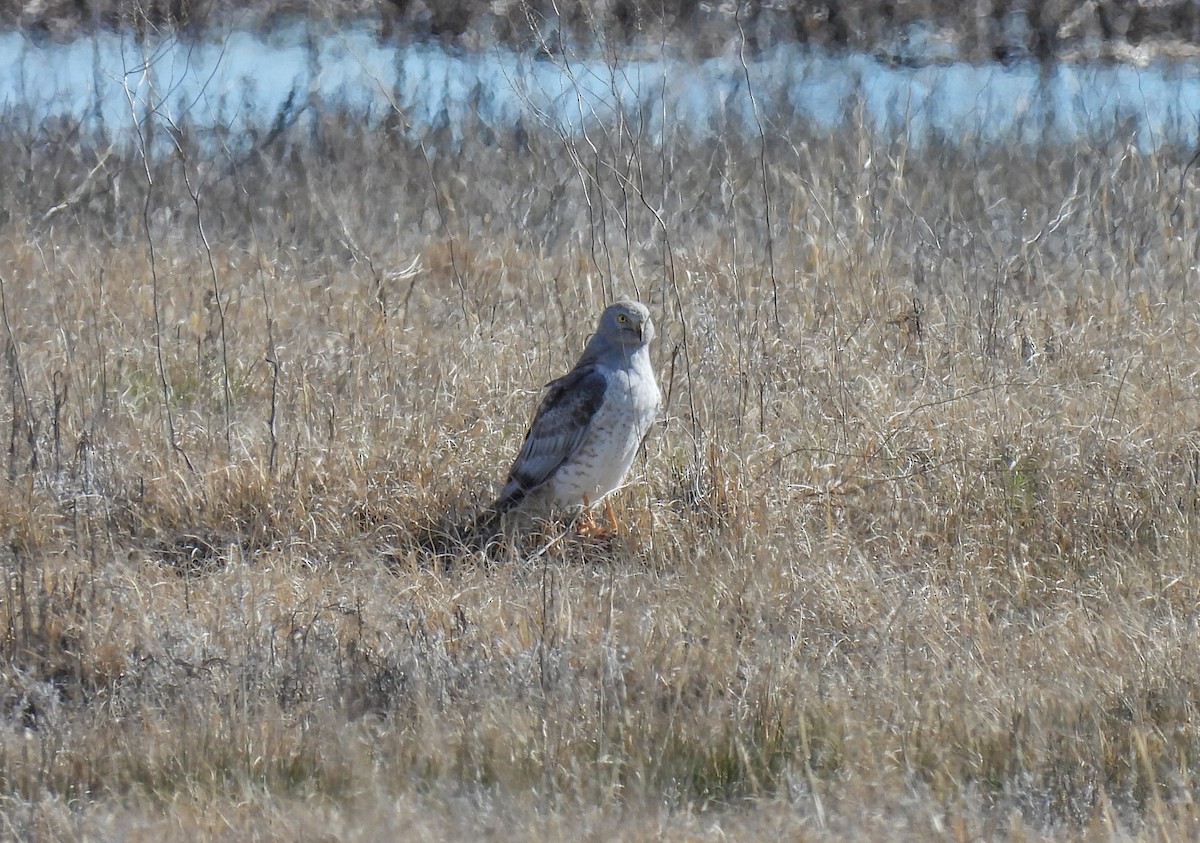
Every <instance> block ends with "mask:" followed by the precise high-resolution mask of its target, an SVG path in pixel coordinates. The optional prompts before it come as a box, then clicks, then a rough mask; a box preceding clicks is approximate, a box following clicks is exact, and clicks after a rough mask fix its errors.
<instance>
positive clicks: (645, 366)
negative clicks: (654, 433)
mask: <svg viewBox="0 0 1200 843" xmlns="http://www.w3.org/2000/svg"><path fill="white" fill-rule="evenodd" d="M607 376H608V378H609V385H608V390H607V391H606V392H605V396H604V403H603V404H601V405H600V408H599V409H598V410H597V411H596V414H595V415H594V416H593V417H592V422H591V426H590V428H589V430H588V435H587V438H585V439H584V441H583V444H582V445H580V447H579V450H578V451H577V452H576V453H575V454H574V455H572V457H571V458H570V459H568V460H567V461H566V462H565V463H563V465H562V467H561V468H559V470H558V471H557V472H556V473H555V476H554V478H553V479H552V480H551V482H550V484H549V487H550V493H551V495H553V497H554V501H555V503H556V504H558V505H559V506H564V507H566V506H577V505H579V504H580V503H582V502H583V500H584V499H585V498H586V499H587V501H588V502H589V503H596V502H597V501H599V500H600V499H601V498H603V497H604V496H605V495H607V494H609V493H610V492H612V491H613V490H614V489H616V488H617V487H618V486H620V485H621V483H622V482H623V481H624V480H625V475H626V474H627V473H628V472H629V467H630V466H631V465H633V460H634V458H635V457H636V456H637V451H638V447H639V446H640V445H641V442H642V439H644V438H645V436H646V432H647V431H648V430H649V429H650V425H651V424H653V423H654V419H655V417H656V416H657V415H658V407H659V403H660V401H661V395H660V393H659V390H658V385H657V384H656V383H655V382H654V372H653V370H652V369H651V368H650V360H649V357H648V355H646V354H645V353H644V352H643V353H640V354H635V355H634V358H633V359H632V360H630V365H629V366H628V367H625V368H622V369H619V370H616V371H610V372H608V373H607Z"/></svg>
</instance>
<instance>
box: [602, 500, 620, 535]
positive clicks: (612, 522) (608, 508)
mask: <svg viewBox="0 0 1200 843" xmlns="http://www.w3.org/2000/svg"><path fill="white" fill-rule="evenodd" d="M604 514H605V515H607V516H608V529H609V530H611V531H612V532H614V533H615V532H617V516H615V515H613V511H612V504H610V503H609V502H608V498H605V499H604Z"/></svg>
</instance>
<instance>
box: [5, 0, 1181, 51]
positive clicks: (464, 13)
mask: <svg viewBox="0 0 1200 843" xmlns="http://www.w3.org/2000/svg"><path fill="white" fill-rule="evenodd" d="M554 6H555V4H554V3H553V2H551V0H530V2H519V1H518V0H514V2H508V3H495V2H488V0H445V2H438V0H431V2H422V1H421V0H382V1H381V0H337V2H332V3H313V2H291V0H267V2H262V3H259V4H257V5H254V6H250V7H248V6H246V5H245V4H241V3H234V2H230V0H166V2H161V1H160V0H141V1H140V2H129V1H128V0H112V1H111V2H99V3H96V2H92V3H89V2H87V0H70V1H69V2H68V1H67V0H46V2H43V3H17V2H11V0H5V1H4V2H0V29H3V28H6V29H21V30H24V31H27V32H31V33H34V34H37V35H40V36H42V37H45V38H48V39H51V40H70V39H73V38H77V37H79V36H81V35H85V34H88V33H90V32H95V31H101V30H127V31H132V32H134V33H136V34H138V35H139V36H153V35H154V34H156V33H158V32H162V31H170V32H172V33H177V34H178V33H182V34H183V35H185V36H188V35H190V36H194V37H203V36H206V35H207V36H211V35H214V34H219V33H221V32H227V31H228V30H229V29H230V28H231V27H237V28H241V29H248V30H251V31H260V32H264V33H265V32H269V31H271V30H272V29H275V28H277V27H278V26H279V25H281V24H282V23H284V22H286V21H289V20H292V19H295V18H296V17H302V18H306V19H308V20H310V21H313V22H318V23H322V24H325V25H328V26H330V27H339V26H344V25H347V24H349V23H354V22H363V21H367V22H369V23H370V24H371V25H373V26H375V27H376V28H377V30H378V34H379V37H380V38H381V39H383V40H397V41H421V40H429V39H434V40H438V41H442V42H444V43H446V44H447V45H452V46H456V47H461V48H463V49H478V48H482V47H486V46H489V45H503V46H506V47H509V48H512V49H516V50H522V51H524V50H532V51H541V52H545V53H548V54H557V53H569V52H576V51H586V52H596V51H602V52H606V53H611V54H613V55H627V54H630V53H633V54H638V53H641V52H646V51H651V50H653V51H659V50H662V49H669V50H671V51H672V52H676V53H680V54H683V55H687V56H691V57H694V58H703V57H706V56H711V55H716V54H719V53H722V52H726V51H728V50H731V49H735V50H738V51H741V52H743V53H744V54H746V55H754V54H757V53H759V52H761V51H763V50H766V49H769V48H770V47H772V46H773V45H776V44H779V43H783V42H795V43H803V44H812V45H815V46H821V47H825V48H829V49H852V50H859V51H865V52H872V53H876V54H878V55H881V56H883V57H885V58H888V59H894V60H896V61H900V62H908V61H944V60H953V61H972V62H983V61H1010V60H1018V59H1036V60H1039V61H1054V60H1074V59H1110V60H1114V61H1130V62H1135V63H1138V62H1146V61H1149V60H1153V59H1193V58H1197V57H1200V3H1195V2H1192V0H1158V2H1155V3H1147V2H1145V0H1101V2H1097V3H1091V4H1078V3H1066V2H1053V0H1046V1H1045V2H1027V1H1026V0H993V2H991V3H989V4H986V5H985V6H979V5H978V4H960V3H957V2H951V0H923V2H921V0H918V2H893V0H847V1H846V2H838V0H824V1H823V2H814V1H813V0H776V2H761V1H760V0H754V2H742V3H740V4H738V3H730V2H708V3H703V2H697V0H659V2H652V0H583V2H579V3H576V4H573V5H571V7H570V9H564V14H563V15H562V16H561V17H559V16H557V15H556V13H555V11H554ZM560 8H562V4H560ZM981 8H985V9H986V12H978V11H977V10H978V9H981Z"/></svg>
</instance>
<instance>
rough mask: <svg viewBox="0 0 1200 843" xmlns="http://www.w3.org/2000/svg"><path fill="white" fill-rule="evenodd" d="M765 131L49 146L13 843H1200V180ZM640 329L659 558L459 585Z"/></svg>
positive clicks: (23, 489) (21, 503) (630, 510)
mask: <svg viewBox="0 0 1200 843" xmlns="http://www.w3.org/2000/svg"><path fill="white" fill-rule="evenodd" d="M769 128H770V131H769V132H768V133H767V137H768V140H767V142H766V144H765V145H764V146H760V145H759V143H758V141H757V140H755V141H751V142H744V141H741V140H739V139H738V138H736V137H734V136H726V137H721V138H718V139H716V140H704V139H697V138H688V137H686V136H680V138H679V139H678V141H677V143H676V144H675V145H674V146H672V147H671V148H669V149H665V150H658V149H654V148H652V147H650V146H649V145H648V144H647V143H646V142H645V140H644V139H643V138H642V137H640V135H639V134H638V133H637V130H636V127H630V126H618V127H612V128H611V129H610V130H609V131H606V132H599V131H597V132H595V133H594V134H592V135H591V136H590V137H587V138H579V139H574V140H569V139H568V140H564V139H562V138H555V137H552V136H546V135H542V134H532V135H531V136H530V137H529V138H528V139H527V142H526V143H525V144H524V145H522V146H513V147H508V146H505V145H504V144H503V143H495V144H489V143H488V142H487V141H484V140H479V141H477V142H474V145H472V144H471V143H468V145H467V148H464V149H462V150H460V151H459V152H457V153H454V152H439V154H437V155H430V154H429V153H428V150H427V149H424V148H422V147H421V146H420V145H418V144H415V143H413V142H410V141H407V140H405V139H404V138H403V136H402V135H401V134H400V133H396V132H377V133H366V132H363V131H361V130H356V129H355V128H354V125H353V123H352V122H351V121H348V120H340V119H337V118H336V116H333V117H331V118H330V119H328V120H325V121H321V122H320V123H319V124H318V125H317V128H316V129H315V130H314V135H313V136H311V137H308V138H307V139H306V141H307V143H308V144H309V145H306V146H301V145H300V144H299V143H295V144H287V145H283V144H281V145H279V146H268V147H265V148H263V149H260V150H259V151H258V152H256V153H255V154H254V155H253V156H251V157H250V158H249V159H242V160H239V161H238V162H237V165H236V166H232V165H231V163H230V162H229V161H226V160H222V159H221V158H220V157H219V156H218V157H217V158H216V159H214V158H213V157H212V156H210V155H207V154H206V153H205V152H204V151H203V149H202V148H201V146H200V145H190V146H189V145H188V143H187V139H186V138H184V139H183V142H182V144H181V146H180V147H179V149H178V150H176V151H175V152H174V153H173V154H171V155H163V156H157V157H156V156H151V161H150V168H149V172H150V174H151V176H152V179H153V182H152V186H150V183H149V182H148V181H147V176H146V173H147V170H146V168H144V167H143V165H142V162H141V161H140V160H138V158H137V156H136V154H134V153H129V154H128V155H126V154H125V153H114V154H113V155H112V156H110V157H108V158H106V159H105V165H104V166H105V174H106V175H105V179H106V180H107V184H108V185H109V186H110V188H111V189H110V190H109V191H105V192H95V193H89V192H86V191H85V192H82V193H77V191H76V188H77V187H78V185H79V183H80V182H81V181H83V180H85V179H86V178H88V177H89V175H88V174H89V173H91V172H92V171H93V168H94V167H95V166H96V161H97V160H98V155H97V150H96V149H95V148H93V147H92V146H91V145H89V143H88V142H86V141H83V140H80V139H79V138H78V137H61V138H60V137H55V136H54V135H53V132H54V131H55V129H54V127H42V128H41V129H40V130H39V131H40V134H39V135H37V136H35V137H32V138H26V139H25V141H24V142H23V143H21V142H18V141H19V140H20V139H19V138H18V137H16V136H15V135H14V134H13V133H12V132H13V131H15V130H9V131H10V134H9V135H7V136H6V138H5V143H4V145H3V146H2V147H0V185H3V186H4V187H3V190H4V205H5V207H6V209H8V211H9V214H8V217H7V221H6V222H5V223H4V225H3V227H2V228H0V295H2V299H0V305H2V311H3V312H2V315H3V324H2V325H0V346H2V347H3V349H4V357H3V359H4V369H3V371H4V377H3V378H0V413H2V414H3V417H4V425H3V430H4V431H6V432H7V433H8V437H7V449H6V453H5V472H4V476H3V478H2V481H3V483H4V490H5V491H4V494H3V495H2V496H0V536H2V538H3V541H2V543H0V564H2V566H3V570H4V572H5V583H4V591H3V597H2V599H0V622H2V623H0V629H2V630H3V636H2V638H0V649H2V653H3V667H2V668H0V785H2V787H0V791H2V792H3V794H4V795H3V796H0V817H3V822H4V826H3V830H2V832H0V833H3V834H5V835H8V836H12V837H15V838H20V839H23V840H37V839H41V840H51V839H53V840H72V839H79V840H82V839H124V840H143V839H144V840H151V839H154V840H161V839H181V840H182V839H187V840H203V839H212V840H220V839H230V840H234V839H248V838H250V837H255V838H256V839H267V840H287V841H294V840H330V839H346V840H349V839H380V840H382V839H394V838H395V836H396V835H397V833H398V829H403V830H405V832H404V833H405V834H407V835H409V836H411V837H414V838H416V837H420V838H422V839H464V838H472V839H497V838H500V837H502V836H503V837H511V836H512V834H513V833H514V830H518V829H519V830H520V831H521V833H522V834H523V835H527V836H530V837H533V838H544V839H568V838H570V839H583V840H589V839H590V840H611V839H629V840H638V839H665V840H681V841H682V840H718V839H726V838H737V839H742V840H752V839H763V840H767V839H769V840H778V839H785V838H786V839H795V840H832V839H847V840H861V839H880V840H883V839H886V840H914V841H916V840H929V839H955V840H958V839H979V838H984V839H996V840H999V839H1004V840H1121V841H1124V840H1150V839H1155V840H1164V839H1171V840H1186V839H1194V838H1195V836H1196V835H1197V832H1198V829H1197V825H1198V823H1200V820H1198V819H1197V813H1196V808H1195V803H1194V796H1193V794H1194V792H1195V786H1196V781H1195V777H1196V771H1197V758H1198V753H1200V739H1198V737H1197V731H1196V718H1197V705H1198V702H1197V701H1198V700H1200V655H1198V654H1200V646H1198V644H1200V642H1198V641H1197V638H1198V633H1197V623H1196V606H1197V602H1198V597H1200V574H1198V570H1197V565H1196V562H1195V558H1196V543H1197V529H1198V528H1200V522H1198V520H1197V518H1198V515H1197V506H1198V496H1197V478H1198V477H1200V469H1198V466H1200V443H1198V442H1197V440H1196V430H1197V423H1198V421H1200V408H1198V404H1197V398H1196V396H1197V394H1198V391H1197V387H1198V384H1197V380H1198V379H1200V322H1198V318H1197V317H1198V313H1197V307H1198V306H1197V303H1196V300H1195V296H1194V294H1193V290H1194V287H1195V284H1196V282H1197V279H1196V269H1195V267H1196V261H1197V248H1198V243H1197V240H1196V232H1197V230H1200V220H1198V219H1197V207H1198V205H1197V193H1196V183H1195V177H1194V175H1193V173H1192V171H1191V170H1189V169H1187V167H1186V165H1187V159H1188V157H1189V156H1187V155H1182V156H1178V157H1177V156H1176V155H1175V154H1174V153H1171V152H1170V151H1164V152H1162V153H1160V154H1155V155H1147V154H1141V153H1138V152H1137V151H1135V150H1133V149H1132V148H1131V147H1130V146H1128V145H1126V144H1124V143H1122V142H1121V141H1120V140H1119V139H1118V140H1116V141H1114V143H1113V144H1112V145H1111V146H1108V147H1103V148H1095V147H1085V146H1080V147H1078V148H1055V149H1043V150H1026V149H1014V150H1004V149H993V150H981V151H980V150H977V151H963V150H958V149H954V148H950V147H940V146H931V147H929V148H925V149H920V150H915V149H909V148H907V147H905V146H904V145H903V144H902V142H900V141H895V140H892V139H889V138H881V137H877V136H872V135H871V134H870V133H869V132H868V131H867V130H866V129H863V128H861V127H860V128H853V127H850V128H847V129H846V131H845V132H844V133H841V134H840V135H839V136H837V137H835V138H825V137H818V136H812V135H809V134H806V132H805V130H804V129H803V127H796V126H790V125H787V124H775V125H771V126H770V127H769ZM467 137H472V135H471V133H469V132H468V133H467ZM478 137H481V138H482V137H484V135H483V134H482V133H480V134H479V135H478ZM283 150H286V151H283ZM114 196H119V197H120V198H119V200H117V201H114V199H113V197H114ZM70 197H74V199H71V201H68V202H66V203H64V202H63V200H64V198H68V199H70ZM60 205H61V206H62V207H61V208H60V209H59V210H57V211H56V212H55V213H54V214H53V215H51V216H50V217H47V216H46V211H47V209H49V208H51V207H58V206H60ZM201 230H203V237H202V236H201ZM618 293H633V294H636V295H638V296H639V297H641V298H642V299H643V300H644V301H646V302H647V303H648V304H649V305H650V306H651V308H652V309H653V311H654V313H655V316H656V321H657V323H658V326H659V336H660V339H659V341H658V343H657V347H656V348H655V349H654V359H655V361H656V364H657V367H658V370H659V373H660V379H661V382H662V385H663V390H664V394H665V395H666V396H667V397H668V401H669V403H668V407H667V413H666V418H665V419H664V420H663V422H662V424H661V425H659V427H658V428H657V429H656V430H655V431H654V432H653V434H652V435H651V437H650V439H649V441H648V444H647V447H646V451H645V455H644V458H643V459H642V460H641V461H639V463H638V464H637V467H636V469H635V472H634V478H633V482H632V483H631V484H630V486H629V488H627V489H626V490H624V491H623V492H622V493H620V495H619V496H618V497H617V499H616V501H615V509H616V512H617V514H618V517H619V518H620V521H621V523H622V525H623V528H622V531H621V533H620V534H619V535H617V536H614V537H609V538H608V539H606V540H605V541H596V540H592V539H584V538H581V537H578V536H575V535H573V534H571V533H570V532H569V531H568V532H567V533H566V534H561V533H560V531H559V530H558V528H557V527H556V526H555V525H548V526H547V527H546V530H545V532H544V534H535V535H532V536H529V537H526V539H525V542H524V543H523V544H522V543H515V544H513V545H512V546H510V547H509V548H507V551H506V552H505V553H503V554H500V555H499V556H493V557H488V556H487V555H485V554H480V553H479V552H477V551H476V550H474V549H473V548H471V547H469V546H467V545H464V544H457V543H456V542H455V541H454V537H455V535H456V534H455V533H454V528H455V525H458V524H460V523H462V522H463V521H464V520H466V519H468V518H469V517H470V516H471V515H472V514H473V513H474V511H475V509H476V507H477V506H478V505H479V504H480V503H482V502H485V501H486V500H487V499H488V497H489V495H491V494H492V493H493V492H494V490H495V484H496V483H497V482H499V480H500V479H501V474H502V473H503V471H504V470H505V468H506V467H507V465H508V463H509V461H510V460H511V456H512V454H513V452H514V449H515V448H516V447H517V445H518V444H519V440H520V437H521V435H522V433H523V431H524V427H525V425H526V423H527V421H528V418H529V413H530V412H532V408H533V406H534V404H535V402H536V396H537V389H538V387H539V385H540V384H542V383H544V382H545V381H546V380H548V379H549V378H550V377H553V376H554V375H555V374H556V373H558V372H560V371H561V370H562V368H563V367H564V365H568V364H569V361H570V360H572V359H573V357H574V355H575V354H576V352H577V350H578V349H579V348H580V346H581V345H582V342H583V340H584V336H585V332H586V331H587V330H589V329H590V326H591V324H592V322H593V319H594V314H595V313H596V312H597V311H598V309H599V307H600V306H601V305H602V303H604V302H605V301H607V300H609V299H611V298H613V297H615V295H617V294H618Z"/></svg>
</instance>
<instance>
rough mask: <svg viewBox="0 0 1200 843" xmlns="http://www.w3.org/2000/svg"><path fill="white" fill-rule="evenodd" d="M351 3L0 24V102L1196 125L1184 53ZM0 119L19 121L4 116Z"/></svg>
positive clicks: (265, 120) (829, 125) (1088, 133)
mask: <svg viewBox="0 0 1200 843" xmlns="http://www.w3.org/2000/svg"><path fill="white" fill-rule="evenodd" d="M376 32H377V29H376V27H375V26H374V25H372V24H371V23H370V22H365V23H364V24H362V25H358V26H350V27H347V28H343V29H340V30H337V31H329V30H327V29H322V30H318V29H316V28H314V27H313V26H310V25H309V24H307V23H305V22H303V21H297V22H293V23H290V24H287V25H284V26H281V27H279V28H277V29H275V30H274V31H272V32H271V33H270V34H268V35H263V34H259V33H253V32H247V31H232V32H230V33H228V34H226V35H224V36H223V37H220V38H215V37H210V38H207V39H201V40H189V39H184V38H181V37H171V36H164V37H160V38H158V39H157V40H153V39H152V40H144V41H143V40H139V39H138V38H136V37H135V36H134V35H133V34H132V33H112V32H100V33H96V34H91V35H88V36H86V37H80V38H78V39H77V40H74V41H70V42H66V43H59V42H40V41H38V40H37V39H36V38H35V37H34V36H32V35H30V34H28V33H24V32H20V31H9V32H5V33H0V103H2V104H3V107H4V109H5V119H6V120H7V121H9V122H10V123H11V122H13V121H28V124H29V125H28V126H27V127H26V128H28V129H31V130H36V128H37V126H38V125H40V124H41V123H42V121H47V120H53V119H56V118H64V119H66V120H69V121H78V122H79V123H80V124H81V126H82V127H83V128H84V129H86V130H88V131H93V132H101V133H102V134H103V135H104V136H106V137H107V138H109V139H111V140H113V141H115V142H117V143H122V142H132V141H133V140H135V138H136V134H135V128H136V127H137V126H138V125H139V124H141V125H146V122H145V121H147V120H151V121H156V122H158V123H160V124H162V125H164V126H168V125H170V124H174V125H175V126H178V127H183V128H186V129H187V130H189V131H193V132H199V133H200V134H201V135H203V134H204V133H206V132H209V131H212V130H215V131H216V132H217V133H219V135H220V136H221V137H222V143H224V144H230V143H232V144H234V145H236V144H237V143H238V139H239V138H245V137H248V136H254V135H258V136H261V134H262V133H263V132H268V131H270V130H271V128H272V127H273V126H277V125H290V124H293V123H295V124H298V125H299V126H303V125H304V123H305V121H308V120H311V119H313V117H314V115H315V114H316V113H317V112H319V111H320V109H321V108H322V107H325V106H330V105H333V106H336V107H338V108H340V109H342V110H343V111H344V113H345V114H346V115H348V116H349V117H351V118H353V119H361V120H362V121H364V123H365V124H366V125H378V124H379V123H381V122H382V121H383V120H384V119H385V118H388V117H389V116H395V115H396V114H398V115H399V117H400V120H399V124H400V125H401V126H403V127H404V131H407V132H409V133H410V134H411V135H413V136H414V137H418V138H428V137H430V136H431V135H432V133H435V132H436V133H437V137H438V142H439V143H442V144H446V143H448V144H451V145H454V144H457V143H459V142H460V141H461V140H462V138H463V135H464V133H465V132H469V131H478V128H479V124H480V121H482V123H483V124H485V125H486V126H487V127H488V128H489V129H490V130H491V131H493V132H495V133H497V134H500V135H503V134H504V133H506V132H508V133H519V132H525V131H536V130H538V129H539V128H541V129H544V130H546V131H551V132H556V133H565V134H568V135H573V136H580V135H581V134H582V133H584V132H586V131H588V130H589V129H590V128H593V127H595V126H597V125H601V124H603V123H605V122H606V121H611V120H612V119H613V118H614V117H615V116H617V115H618V114H619V115H622V116H623V117H624V118H625V119H626V120H627V121H628V125H629V126H630V127H631V128H632V130H633V131H634V132H636V133H637V134H638V135H639V136H640V137H641V139H642V141H643V142H645V143H650V144H662V143H669V142H670V140H671V137H672V135H674V134H675V133H678V132H683V131H686V132H699V133H702V134H714V133H722V132H737V131H740V132H749V133H753V135H754V136H757V134H758V132H759V131H760V129H761V130H762V131H766V132H774V131H786V129H787V127H789V126H794V125H797V123H802V124H807V125H809V126H811V127H815V128H816V129H818V130H825V131H835V130H837V129H838V128H839V127H842V126H844V125H847V124H853V123H856V122H859V121H861V122H866V123H867V124H869V126H870V127H872V128H873V129H875V130H877V131H879V132H883V133H886V134H895V135H899V134H901V133H903V134H905V135H907V138H908V140H909V141H910V142H911V143H912V144H913V145H915V146H920V145H922V144H925V143H928V142H930V141H931V140H938V141H940V142H946V141H948V142H951V143H956V144H963V145H977V146H987V145H990V144H1013V143H1017V144H1028V145H1043V144H1058V143H1073V142H1077V141H1084V142H1089V141H1095V142H1097V143H1103V142H1107V141H1109V140H1111V139H1112V138H1114V137H1118V138H1122V139H1126V140H1128V142H1130V143H1132V144H1134V145H1136V146H1137V147H1138V148H1140V149H1142V150H1144V151H1149V150H1154V149H1157V148H1159V147H1161V146H1163V145H1164V144H1172V145H1183V146H1187V147H1191V146H1195V145H1197V143H1198V141H1200V133H1198V127H1200V66H1198V65H1197V64H1196V63H1194V62H1193V63H1189V62H1184V61H1171V60H1166V59H1164V60H1161V61H1152V62H1149V63H1148V64H1146V65H1145V66H1141V67H1138V66H1134V65H1132V64H1127V63H1126V64H1123V63H1115V62H1111V61H1091V62H1086V61H1078V62H1062V61H1060V62H1056V63H1039V62H1037V61H1035V60H1033V59H1028V60H1019V61H1012V62H1007V63H1003V64H1002V63H988V64H973V63H968V62H963V61H954V60H947V59H944V58H938V57H936V56H935V57H932V58H931V59H930V60H928V61H915V62H898V61H895V60H893V59H892V58H890V57H881V56H877V55H870V54H866V53H857V52H849V51H842V52H836V51H831V50H826V49H822V48H818V47H813V46H806V45H802V44H796V43H792V44H783V45H778V46H775V47H773V48H772V49H770V50H769V51H765V52H763V53H761V54H759V55H757V56H755V57H753V58H752V59H748V60H747V61H746V62H745V64H743V62H742V60H741V58H740V57H739V55H738V51H737V50H736V49H730V50H729V51H727V54H726V55H721V56H717V57H714V58H707V59H704V60H698V61H688V60H684V59H681V58H672V57H670V56H666V55H661V56H651V57H645V56H643V57H639V58H631V59H628V60H622V61H616V62H610V61H605V60H602V59H597V58H589V57H586V56H571V55H562V54H560V55H556V56H546V55H531V54H519V53H516V52H514V51H512V50H511V49H508V48H505V47H499V46H497V47H492V48H485V49H480V50H476V51H466V50H462V49H456V48H449V47H445V46H442V45H440V44H438V43H417V44H408V45H398V44H395V43H389V42H386V41H382V40H380V39H379V38H378V37H377V35H376ZM17 125H18V127H20V126H21V125H22V124H21V123H20V122H18V123H17Z"/></svg>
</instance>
